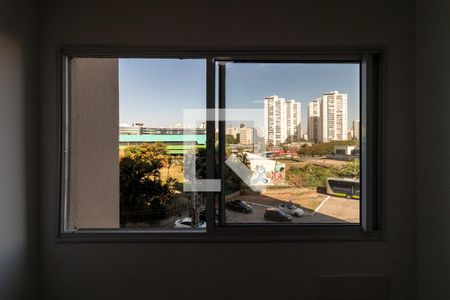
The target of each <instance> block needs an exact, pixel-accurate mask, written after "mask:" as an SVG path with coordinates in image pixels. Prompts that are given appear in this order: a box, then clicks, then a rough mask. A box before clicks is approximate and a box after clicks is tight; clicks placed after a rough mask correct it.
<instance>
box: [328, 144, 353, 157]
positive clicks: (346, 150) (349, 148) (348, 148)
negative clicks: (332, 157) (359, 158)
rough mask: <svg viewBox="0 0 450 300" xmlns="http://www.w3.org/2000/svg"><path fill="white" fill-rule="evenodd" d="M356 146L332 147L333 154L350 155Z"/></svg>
mask: <svg viewBox="0 0 450 300" xmlns="http://www.w3.org/2000/svg"><path fill="white" fill-rule="evenodd" d="M355 148H356V146H349V145H343V146H338V145H336V146H334V151H333V152H334V153H335V154H343V155H352V151H354V150H355Z"/></svg>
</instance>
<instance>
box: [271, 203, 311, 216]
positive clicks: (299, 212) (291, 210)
mask: <svg viewBox="0 0 450 300" xmlns="http://www.w3.org/2000/svg"><path fill="white" fill-rule="evenodd" d="M278 208H279V209H280V210H281V211H282V212H284V213H287V214H289V215H291V216H297V217H301V216H303V215H304V214H305V212H304V211H303V209H301V208H298V207H297V206H295V205H294V204H292V203H283V204H280V205H279V206H278Z"/></svg>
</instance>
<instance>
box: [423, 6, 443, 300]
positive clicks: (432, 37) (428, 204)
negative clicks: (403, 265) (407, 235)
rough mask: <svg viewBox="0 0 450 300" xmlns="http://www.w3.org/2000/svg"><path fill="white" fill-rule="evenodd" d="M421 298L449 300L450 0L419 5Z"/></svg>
mask: <svg viewBox="0 0 450 300" xmlns="http://www.w3.org/2000/svg"><path fill="white" fill-rule="evenodd" d="M416 44H417V65H416V91H417V94H416V99H417V100H416V102H417V105H416V114H417V139H416V146H417V185H416V186H417V217H418V223H417V225H418V226H417V233H418V236H417V237H418V238H417V241H418V255H417V257H418V291H419V293H418V295H419V299H421V300H422V299H423V300H426V299H433V300H434V299H436V300H440V299H442V300H447V299H450V200H449V195H450V167H449V162H450V138H449V137H450V118H449V117H450V2H449V1H448V0H418V1H417V41H416Z"/></svg>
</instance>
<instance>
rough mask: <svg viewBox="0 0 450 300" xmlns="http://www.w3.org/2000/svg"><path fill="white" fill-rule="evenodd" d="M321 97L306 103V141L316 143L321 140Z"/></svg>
mask: <svg viewBox="0 0 450 300" xmlns="http://www.w3.org/2000/svg"><path fill="white" fill-rule="evenodd" d="M320 104H321V99H320V98H318V99H316V100H315V101H311V102H309V103H308V141H310V142H313V143H317V142H321V141H322V120H321V118H320Z"/></svg>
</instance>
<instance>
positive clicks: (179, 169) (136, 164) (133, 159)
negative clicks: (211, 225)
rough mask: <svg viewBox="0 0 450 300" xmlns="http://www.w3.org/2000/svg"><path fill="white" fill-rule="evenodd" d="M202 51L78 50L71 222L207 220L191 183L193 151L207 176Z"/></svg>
mask: <svg viewBox="0 0 450 300" xmlns="http://www.w3.org/2000/svg"><path fill="white" fill-rule="evenodd" d="M205 69H206V65H205V60H203V59H183V60H180V59H134V58H133V59H105V58H73V59H71V63H70V73H71V74H70V75H71V76H70V77H71V81H70V93H71V95H70V96H71V97H70V98H71V106H70V108H71V113H70V117H71V118H70V123H71V132H70V153H71V155H70V160H71V161H70V174H69V176H70V185H69V187H70V188H69V189H70V199H69V203H68V209H67V212H68V216H69V218H68V224H67V227H68V229H69V230H74V229H89V228H155V229H174V228H175V229H184V228H187V229H192V228H196V229H197V228H200V229H204V228H206V223H205V218H204V217H205V214H204V213H203V211H204V209H205V197H204V195H203V194H202V193H193V192H187V191H186V189H185V183H186V178H185V173H184V170H185V166H186V163H189V162H187V161H186V158H187V157H190V158H192V157H194V158H195V164H196V169H195V171H196V178H204V176H205V174H204V173H205V170H204V169H205V164H206V158H205V150H206V122H205V121H206V120H205V117H206V115H205V114H197V115H196V116H197V118H190V119H189V120H188V121H186V119H185V115H186V113H185V112H186V111H185V110H186V109H203V111H204V109H205V104H206V99H205V97H206V96H205V90H206V86H205V84H206V76H205Z"/></svg>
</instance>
